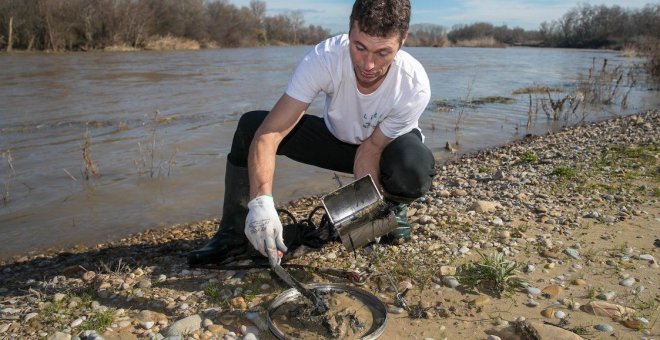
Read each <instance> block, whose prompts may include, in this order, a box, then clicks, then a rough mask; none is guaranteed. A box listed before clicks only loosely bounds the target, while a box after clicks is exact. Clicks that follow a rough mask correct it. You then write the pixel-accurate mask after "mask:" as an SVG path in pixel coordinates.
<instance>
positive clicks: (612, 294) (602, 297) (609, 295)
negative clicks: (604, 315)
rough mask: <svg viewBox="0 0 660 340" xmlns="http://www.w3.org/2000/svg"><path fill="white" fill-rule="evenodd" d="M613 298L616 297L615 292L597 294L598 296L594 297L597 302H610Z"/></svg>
mask: <svg viewBox="0 0 660 340" xmlns="http://www.w3.org/2000/svg"><path fill="white" fill-rule="evenodd" d="M615 296H616V292H613V291H609V292H606V293H600V294H598V296H596V298H597V299H599V300H604V301H610V300H612V299H614V297H615Z"/></svg>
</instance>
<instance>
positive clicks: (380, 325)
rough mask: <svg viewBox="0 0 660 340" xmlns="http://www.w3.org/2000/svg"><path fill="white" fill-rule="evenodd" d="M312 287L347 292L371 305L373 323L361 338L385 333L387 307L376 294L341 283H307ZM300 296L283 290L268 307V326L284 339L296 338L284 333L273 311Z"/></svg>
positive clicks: (296, 292)
mask: <svg viewBox="0 0 660 340" xmlns="http://www.w3.org/2000/svg"><path fill="white" fill-rule="evenodd" d="M307 286H308V287H309V288H311V289H318V290H319V291H321V292H346V293H347V294H349V295H350V296H351V297H353V298H355V299H357V300H358V301H360V302H362V303H363V304H365V305H368V306H369V307H370V310H371V312H372V318H373V325H372V326H371V329H370V330H369V331H368V333H367V334H365V335H364V336H363V337H361V338H360V340H375V339H378V337H379V336H381V335H382V334H383V332H384V331H385V326H386V325H387V307H386V306H385V304H384V303H383V302H382V301H380V299H378V298H377V297H376V296H375V295H373V294H371V293H369V292H367V291H365V290H363V289H360V288H357V287H353V286H348V285H345V284H340V283H312V284H308V285H307ZM298 297H300V293H299V292H298V291H297V290H295V289H293V288H291V289H287V290H285V291H283V292H282V293H281V294H280V295H278V296H277V297H276V298H275V299H274V300H273V302H271V304H270V306H269V307H268V314H267V317H268V328H270V331H271V332H273V334H274V335H275V336H276V337H277V338H278V339H282V340H290V339H295V338H292V337H289V336H287V335H286V334H284V333H283V332H282V331H281V330H280V329H279V328H277V326H276V325H275V323H274V322H273V319H272V317H271V315H272V313H273V312H274V311H275V310H276V309H277V308H278V307H279V306H282V305H284V304H285V303H287V302H292V301H295V300H296V299H297V298H298Z"/></svg>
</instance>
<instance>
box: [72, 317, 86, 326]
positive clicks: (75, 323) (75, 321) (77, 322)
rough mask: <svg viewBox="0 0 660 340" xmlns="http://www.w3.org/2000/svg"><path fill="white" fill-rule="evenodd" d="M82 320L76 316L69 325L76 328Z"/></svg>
mask: <svg viewBox="0 0 660 340" xmlns="http://www.w3.org/2000/svg"><path fill="white" fill-rule="evenodd" d="M83 321H84V320H83V319H82V318H77V319H75V320H73V321H72V322H71V324H70V325H69V326H71V328H76V327H78V326H80V325H81V324H82V323H83Z"/></svg>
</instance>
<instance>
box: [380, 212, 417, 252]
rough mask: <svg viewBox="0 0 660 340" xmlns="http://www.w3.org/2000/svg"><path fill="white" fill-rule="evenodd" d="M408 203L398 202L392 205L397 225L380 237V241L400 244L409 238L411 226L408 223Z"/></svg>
mask: <svg viewBox="0 0 660 340" xmlns="http://www.w3.org/2000/svg"><path fill="white" fill-rule="evenodd" d="M407 215H408V205H407V204H404V203H399V204H397V205H395V206H394V219H395V220H396V224H397V226H396V227H395V228H394V230H392V231H390V233H389V234H387V235H385V236H383V237H381V239H380V243H383V244H401V243H404V242H405V241H408V240H410V238H411V237H412V236H411V231H412V228H411V226H410V223H408V216H407Z"/></svg>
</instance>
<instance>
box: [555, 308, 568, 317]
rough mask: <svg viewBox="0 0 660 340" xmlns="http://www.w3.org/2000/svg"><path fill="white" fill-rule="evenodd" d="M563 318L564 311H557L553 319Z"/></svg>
mask: <svg viewBox="0 0 660 340" xmlns="http://www.w3.org/2000/svg"><path fill="white" fill-rule="evenodd" d="M565 317H566V313H565V312H564V311H560V310H558V311H556V312H555V318H557V319H563V318H565Z"/></svg>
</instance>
